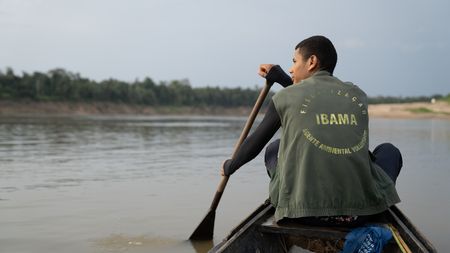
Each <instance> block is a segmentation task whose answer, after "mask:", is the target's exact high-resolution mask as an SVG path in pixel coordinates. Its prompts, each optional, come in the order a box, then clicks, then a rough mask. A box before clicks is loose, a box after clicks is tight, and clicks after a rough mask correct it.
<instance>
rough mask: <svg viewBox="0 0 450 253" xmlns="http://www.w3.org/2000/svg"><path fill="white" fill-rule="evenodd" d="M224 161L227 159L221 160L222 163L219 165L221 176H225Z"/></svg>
mask: <svg viewBox="0 0 450 253" xmlns="http://www.w3.org/2000/svg"><path fill="white" fill-rule="evenodd" d="M226 161H227V160H225V161H223V162H222V165H221V166H220V175H221V176H222V177H224V176H225V170H224V168H223V167H224V165H225V162H226Z"/></svg>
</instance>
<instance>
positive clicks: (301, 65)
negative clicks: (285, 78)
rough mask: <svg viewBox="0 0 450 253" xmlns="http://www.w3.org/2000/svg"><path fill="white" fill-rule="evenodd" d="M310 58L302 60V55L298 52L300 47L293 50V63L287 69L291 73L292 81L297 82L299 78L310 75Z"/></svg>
mask: <svg viewBox="0 0 450 253" xmlns="http://www.w3.org/2000/svg"><path fill="white" fill-rule="evenodd" d="M310 59H311V58H309V59H306V61H305V60H303V55H302V54H301V53H300V49H296V50H295V51H294V58H293V59H292V61H293V64H292V67H291V68H290V69H289V73H291V78H292V81H293V83H294V84H295V83H299V82H300V81H301V80H303V79H306V78H308V77H310V76H311V75H312V73H310V71H309V70H310V69H309V67H310V66H309V65H310V62H309V61H310Z"/></svg>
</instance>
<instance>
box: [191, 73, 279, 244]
mask: <svg viewBox="0 0 450 253" xmlns="http://www.w3.org/2000/svg"><path fill="white" fill-rule="evenodd" d="M272 84H273V83H269V82H268V81H266V85H265V86H264V88H263V89H262V90H261V92H260V93H259V96H258V99H257V100H256V103H255V105H254V106H253V109H252V112H251V113H250V116H249V118H248V119H247V123H246V124H245V127H244V129H243V130H242V133H241V136H240V137H239V141H238V142H237V143H236V145H235V146H234V151H233V155H232V157H233V158H234V156H235V155H236V152H237V151H238V149H239V147H240V146H241V144H242V142H244V140H245V138H246V137H247V135H248V132H249V131H250V129H251V128H252V125H253V122H254V121H255V118H256V116H257V115H258V112H259V109H261V106H262V104H263V102H264V99H265V98H266V96H267V94H268V93H269V90H270V87H271V86H272ZM228 178H229V177H228V176H223V177H222V180H221V181H220V183H219V186H218V187H217V191H216V194H215V195H214V199H213V201H212V203H211V207H210V208H209V210H208V213H207V214H206V216H205V218H203V220H202V222H200V224H199V225H198V227H197V228H196V229H195V231H194V233H192V235H191V236H190V237H189V240H212V239H213V234H214V220H215V218H216V209H217V206H218V205H219V202H220V198H221V197H222V194H223V191H224V190H225V186H227V182H228Z"/></svg>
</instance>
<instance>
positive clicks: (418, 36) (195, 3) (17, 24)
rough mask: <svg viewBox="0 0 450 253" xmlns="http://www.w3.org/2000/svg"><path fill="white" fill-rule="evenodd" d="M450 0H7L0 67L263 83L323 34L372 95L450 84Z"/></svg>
mask: <svg viewBox="0 0 450 253" xmlns="http://www.w3.org/2000/svg"><path fill="white" fill-rule="evenodd" d="M449 13H450V1H448V0H440V1H437V0H436V1H435V0H428V1H419V0H416V1H410V0H408V1H407V0H398V1H395V0H394V1H393V0H390V1H387V0H382V1H380V0H378V1H361V0H354V1H351V0H334V1H331V0H330V1H320V0H317V1H300V0H292V1H274V0H272V1H267V0H257V1H256V0H255V1H254V0H227V1H214V0H190V1H188V0H128V1H125V0H122V1H118V0H0V69H1V70H2V71H4V70H5V69H6V67H11V68H13V70H15V72H16V74H20V73H21V72H22V71H25V72H34V71H45V72H46V71H48V70H50V69H54V68H65V69H67V70H69V71H72V72H76V73H80V74H81V75H82V76H84V77H88V78H91V79H95V80H98V81H100V80H103V79H107V78H115V79H119V80H124V81H133V80H135V79H143V78H144V77H150V78H152V79H153V80H155V81H157V82H159V81H169V80H174V79H184V78H187V79H189V80H190V83H191V85H192V86H194V87H199V86H207V85H209V86H221V87H238V86H239V87H254V86H255V85H258V86H262V85H263V83H264V81H263V80H262V79H261V78H260V77H259V76H258V75H257V69H258V65H259V64H260V63H276V64H280V65H281V66H282V67H283V68H284V69H285V70H286V71H287V70H288V69H289V67H290V65H291V61H292V54H293V49H294V47H295V45H296V44H297V43H298V42H300V41H301V40H303V39H304V38H307V37H309V36H312V35H317V34H321V35H325V36H327V37H328V38H330V39H331V40H332V41H333V43H334V44H335V47H336V49H337V51H338V64H337V66H336V70H335V75H336V76H337V77H339V78H340V79H342V80H344V81H352V82H353V83H355V84H357V85H358V86H360V87H361V88H362V89H363V90H365V91H366V93H367V94H368V95H369V96H376V95H393V96H417V95H432V94H436V93H437V94H447V93H449V92H450V78H449V74H448V73H447V71H450V64H449V60H450V28H449V27H450V26H449V24H450V15H449Z"/></svg>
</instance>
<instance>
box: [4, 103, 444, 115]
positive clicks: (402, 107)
mask: <svg viewBox="0 0 450 253" xmlns="http://www.w3.org/2000/svg"><path fill="white" fill-rule="evenodd" d="M250 111H251V108H250V107H233V108H225V107H206V106H205V107H187V106H183V107H172V106H157V107H155V106H142V105H128V104H116V103H102V102H93V103H79V102H33V101H23V102H14V101H0V116H2V115H3V116H15V115H18V116H20V115H42V114H47V115H55V116H57V115H99V114H110V115H123V114H125V115H130V114H134V115H225V116H226V115H233V116H247V115H249V113H250ZM369 115H370V116H371V117H377V118H438V119H450V104H449V103H447V102H442V101H438V102H436V103H424V102H420V103H402V104H376V105H369Z"/></svg>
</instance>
